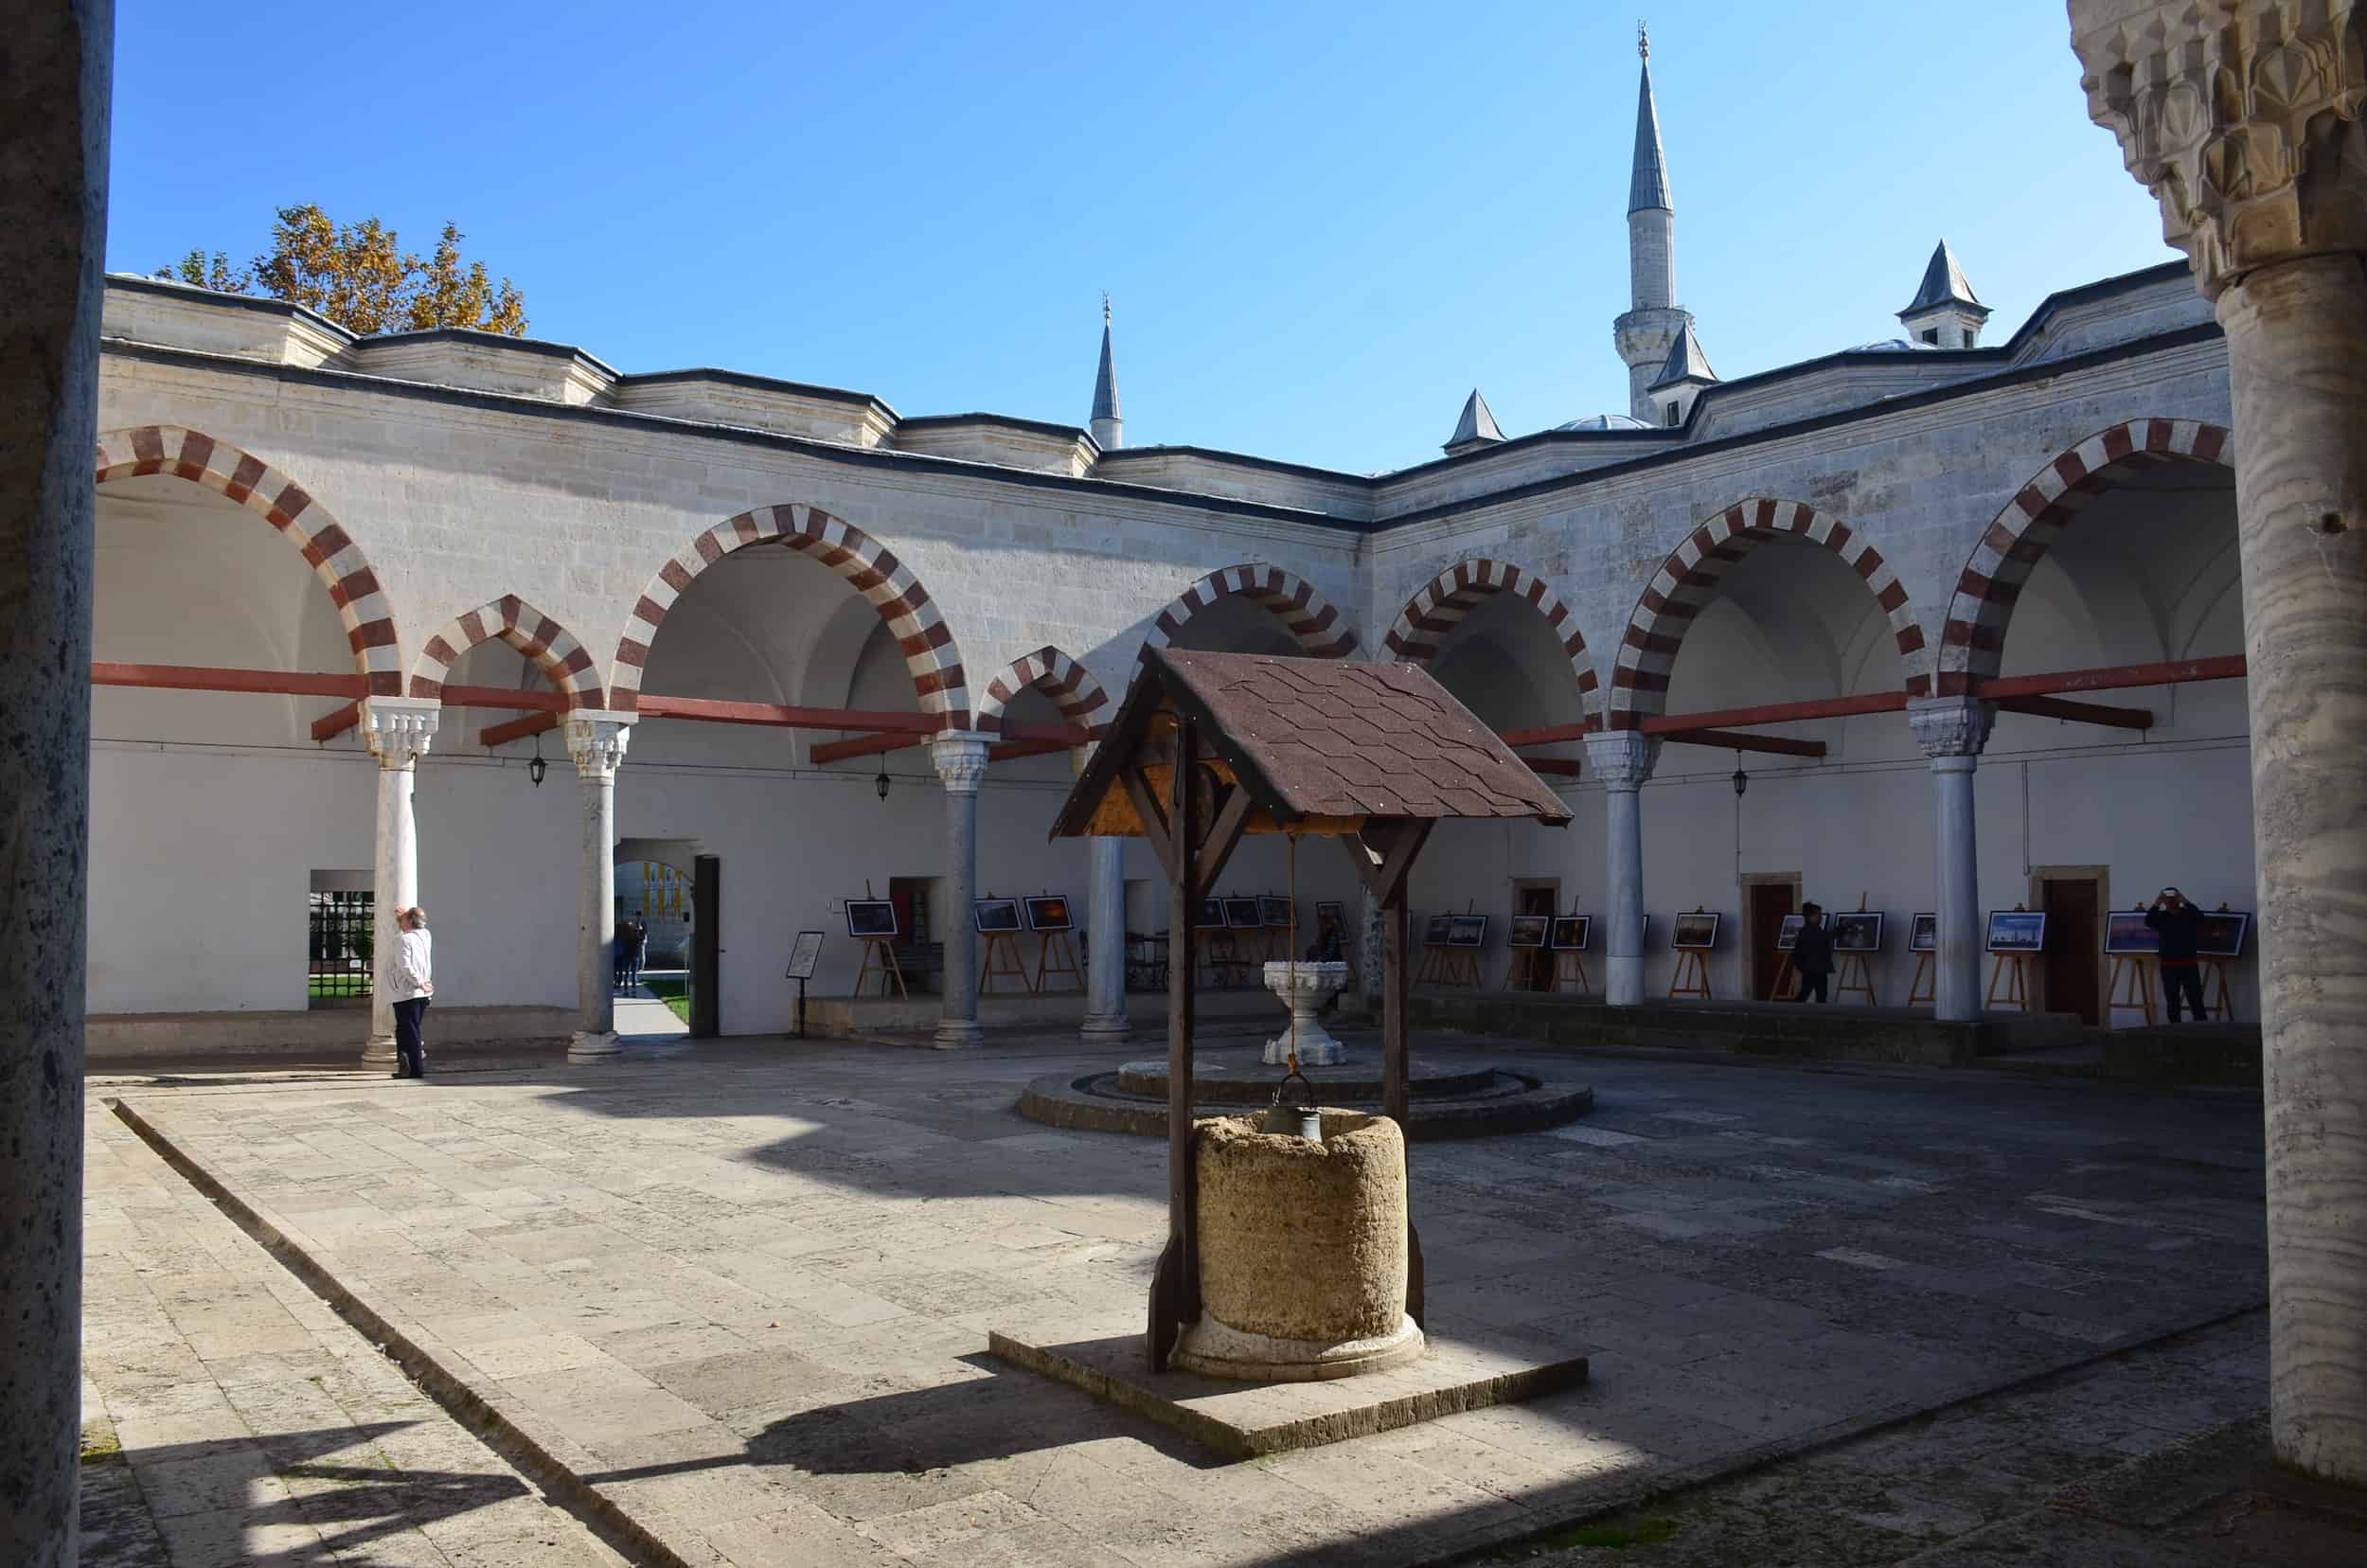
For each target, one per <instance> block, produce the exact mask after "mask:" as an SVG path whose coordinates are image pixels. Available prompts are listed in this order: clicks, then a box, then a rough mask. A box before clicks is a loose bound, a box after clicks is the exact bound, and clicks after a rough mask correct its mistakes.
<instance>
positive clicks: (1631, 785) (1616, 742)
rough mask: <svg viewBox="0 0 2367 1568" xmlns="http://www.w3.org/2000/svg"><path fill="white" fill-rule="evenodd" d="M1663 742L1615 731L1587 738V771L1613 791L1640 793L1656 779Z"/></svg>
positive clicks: (1633, 733) (1627, 731)
mask: <svg viewBox="0 0 2367 1568" xmlns="http://www.w3.org/2000/svg"><path fill="white" fill-rule="evenodd" d="M1659 759H1660V742H1659V741H1658V740H1657V739H1653V738H1652V737H1651V736H1648V735H1644V734H1641V733H1639V732H1638V731H1635V730H1611V731H1607V732H1605V733H1602V734H1598V735H1590V736H1588V737H1587V738H1586V771H1587V772H1588V773H1590V774H1592V775H1594V779H1595V781H1596V782H1597V783H1599V784H1602V785H1604V786H1605V787H1606V788H1609V789H1613V790H1636V789H1641V788H1643V786H1644V781H1645V780H1646V779H1647V778H1650V777H1651V776H1652V764H1653V763H1654V762H1656V761H1658V760H1659Z"/></svg>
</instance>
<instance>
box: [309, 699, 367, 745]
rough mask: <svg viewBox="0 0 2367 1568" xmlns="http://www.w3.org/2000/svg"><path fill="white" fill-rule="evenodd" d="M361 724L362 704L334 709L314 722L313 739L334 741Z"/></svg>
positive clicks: (348, 704)
mask: <svg viewBox="0 0 2367 1568" xmlns="http://www.w3.org/2000/svg"><path fill="white" fill-rule="evenodd" d="M360 722H362V704H359V703H347V704H346V705H345V706H343V707H341V708H333V709H331V710H330V711H329V712H327V713H324V714H322V715H321V716H320V717H319V718H317V719H315V720H313V721H312V739H314V740H334V739H337V737H339V736H341V735H343V734H345V732H346V731H347V730H349V729H351V728H352V727H353V726H354V725H356V724H358V723H360Z"/></svg>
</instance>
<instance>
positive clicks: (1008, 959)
mask: <svg viewBox="0 0 2367 1568" xmlns="http://www.w3.org/2000/svg"><path fill="white" fill-rule="evenodd" d="M985 935H986V938H987V940H986V962H984V963H983V964H981V965H979V966H978V994H979V995H981V996H985V995H987V994H988V993H989V992H991V991H992V990H993V989H994V983H995V981H997V980H1001V979H1010V980H1016V981H1018V982H1019V989H1021V990H1023V991H1033V990H1034V989H1036V988H1035V986H1034V984H1033V983H1032V982H1031V981H1029V980H1028V978H1027V963H1026V960H1025V959H1023V958H1022V957H1020V955H1019V941H1018V936H1019V934H1018V933H1017V932H1015V931H989V932H988V933H986V934H985ZM998 958H999V959H1001V960H1003V961H1002V962H1000V963H997V962H996V960H997V959H998Z"/></svg>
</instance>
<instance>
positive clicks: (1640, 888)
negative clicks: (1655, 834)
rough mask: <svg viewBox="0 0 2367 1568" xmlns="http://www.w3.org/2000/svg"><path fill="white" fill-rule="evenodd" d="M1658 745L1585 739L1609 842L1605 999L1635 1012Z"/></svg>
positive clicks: (1631, 733)
mask: <svg viewBox="0 0 2367 1568" xmlns="http://www.w3.org/2000/svg"><path fill="white" fill-rule="evenodd" d="M1659 759H1660V742H1659V741H1657V740H1655V739H1651V737H1649V736H1646V735H1643V734H1640V733H1638V732H1637V731H1635V730H1612V731H1611V732H1610V733H1609V734H1607V735H1590V736H1588V737H1587V738H1586V768H1587V772H1589V773H1591V774H1593V775H1594V776H1595V777H1596V778H1599V779H1601V780H1602V783H1603V789H1604V792H1605V793H1604V796H1603V803H1604V808H1605V811H1606V813H1607V817H1608V821H1607V824H1606V826H1607V827H1608V829H1609V837H1608V839H1607V841H1606V845H1605V850H1606V854H1607V857H1608V861H1609V867H1608V869H1609V877H1608V881H1609V882H1610V884H1611V885H1610V888H1609V893H1610V898H1609V899H1608V900H1607V901H1606V903H1605V907H1606V908H1607V909H1609V910H1610V912H1611V931H1610V934H1609V935H1608V936H1607V938H1606V939H1605V942H1604V950H1603V1000H1604V1001H1606V1002H1609V1003H1610V1004H1611V1006H1612V1007H1634V1006H1636V1005H1637V1004H1638V1003H1640V1002H1642V1001H1643V1000H1644V803H1643V791H1644V784H1645V781H1646V779H1648V778H1650V777H1651V776H1652V764H1653V763H1654V762H1656V761H1658V760H1659Z"/></svg>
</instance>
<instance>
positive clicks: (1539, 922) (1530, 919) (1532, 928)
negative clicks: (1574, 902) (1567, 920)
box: [1512, 915, 1554, 948]
mask: <svg viewBox="0 0 2367 1568" xmlns="http://www.w3.org/2000/svg"><path fill="white" fill-rule="evenodd" d="M1553 923H1554V918H1553V917H1552V916H1550V915H1515V916H1514V917H1513V918H1512V945H1513V946H1514V947H1517V948H1541V947H1543V946H1544V945H1545V937H1546V935H1547V933H1548V932H1549V931H1550V930H1551V928H1552V926H1553Z"/></svg>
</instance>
